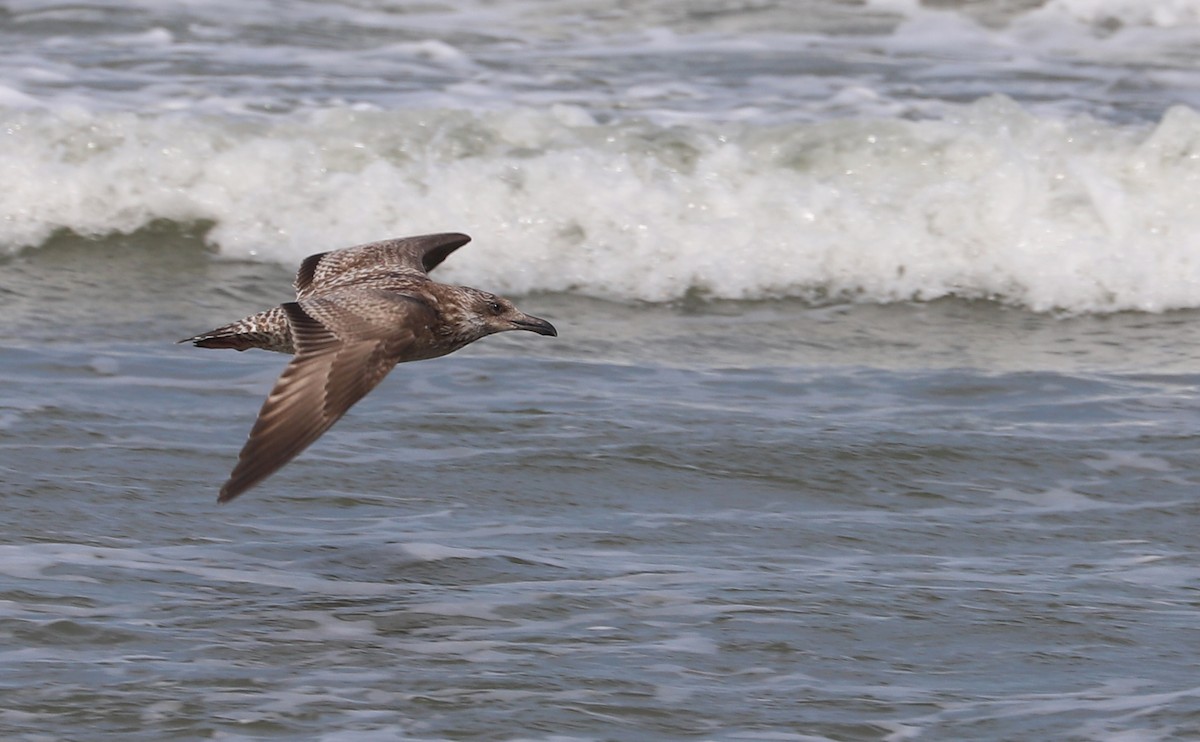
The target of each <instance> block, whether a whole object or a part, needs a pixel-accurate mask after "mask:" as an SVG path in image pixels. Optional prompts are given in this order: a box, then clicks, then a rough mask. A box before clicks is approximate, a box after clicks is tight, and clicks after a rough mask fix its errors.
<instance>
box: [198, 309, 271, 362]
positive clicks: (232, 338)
mask: <svg viewBox="0 0 1200 742" xmlns="http://www.w3.org/2000/svg"><path fill="white" fill-rule="evenodd" d="M179 342H181V343H191V344H193V345H195V346H196V347H197V348H232V349H233V350H239V351H240V350H247V349H249V348H262V349H263V350H274V351H279V352H281V353H292V352H294V349H293V347H292V330H291V326H290V325H288V323H287V318H286V315H284V313H283V309H282V308H280V307H275V308H273V309H268V310H266V311H265V312H259V313H258V314H255V315H251V316H249V317H246V318H245V319H240V320H238V321H237V322H233V323H230V324H228V325H223V326H221V327H218V328H216V329H215V330H209V331H208V332H202V333H200V334H199V335H194V336H192V337H190V338H184V339H183V340H180V341H179Z"/></svg>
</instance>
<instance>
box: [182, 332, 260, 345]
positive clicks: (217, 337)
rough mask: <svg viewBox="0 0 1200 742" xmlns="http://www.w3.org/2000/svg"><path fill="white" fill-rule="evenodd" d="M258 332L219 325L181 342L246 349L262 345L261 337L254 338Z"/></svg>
mask: <svg viewBox="0 0 1200 742" xmlns="http://www.w3.org/2000/svg"><path fill="white" fill-rule="evenodd" d="M253 335H256V333H250V332H237V331H236V330H233V329H232V328H228V327H219V328H217V329H215V330H210V331H209V332H205V333H202V334H200V335H196V336H195V337H190V338H184V339H183V340H180V341H179V342H181V343H191V344H192V345H195V346H196V347H197V348H232V349H234V350H246V349H247V348H256V347H259V345H261V343H262V340H261V339H260V338H254V337H252V336H253Z"/></svg>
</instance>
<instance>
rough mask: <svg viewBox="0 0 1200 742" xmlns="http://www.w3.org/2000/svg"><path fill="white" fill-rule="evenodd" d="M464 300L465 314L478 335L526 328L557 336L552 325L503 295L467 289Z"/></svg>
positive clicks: (540, 333)
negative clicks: (526, 311)
mask: <svg viewBox="0 0 1200 742" xmlns="http://www.w3.org/2000/svg"><path fill="white" fill-rule="evenodd" d="M466 302H467V304H468V306H467V307H465V309H466V310H467V311H466V312H465V314H466V316H467V317H469V318H470V320H469V321H470V322H471V323H472V324H474V325H475V329H476V330H477V331H478V332H479V334H480V337H483V336H484V335H491V334H494V333H497V332H507V331H509V330H528V331H529V332H536V333H537V334H539V335H549V336H551V337H557V336H558V330H556V329H554V325H552V324H550V323H549V322H547V321H546V320H544V319H541V318H540V317H534V316H533V315H530V314H525V313H524V312H522V311H521V310H520V309H517V308H516V307H515V306H513V303H512V302H511V301H509V300H508V299H505V298H504V297H503V296H496V295H495V294H491V293H488V292H487V291H480V290H478V289H467V297H466Z"/></svg>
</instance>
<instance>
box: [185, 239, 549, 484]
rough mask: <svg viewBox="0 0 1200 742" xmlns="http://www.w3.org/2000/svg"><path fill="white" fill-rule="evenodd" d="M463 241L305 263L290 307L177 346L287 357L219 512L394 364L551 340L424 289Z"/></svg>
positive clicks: (495, 310) (517, 315)
mask: <svg viewBox="0 0 1200 742" xmlns="http://www.w3.org/2000/svg"><path fill="white" fill-rule="evenodd" d="M470 241H471V238H470V237H468V236H467V235H465V234H453V233H450V234H429V235H422V236H419V237H405V238H402V239H395V240H384V241H382V242H372V243H370V244H366V245H359V246H357V247H348V248H345V249H342V250H333V251H331V252H324V253H319V254H317V255H311V256H309V257H308V258H306V259H305V260H304V262H303V263H301V264H300V270H299V272H298V273H297V274H296V282H295V287H296V300H295V301H289V302H286V303H284V304H281V305H279V306H277V307H274V308H272V309H267V310H265V311H262V312H259V313H257V314H253V315H250V316H249V317H246V318H245V319H241V320H238V321H237V322H234V323H232V324H228V325H225V326H224V327H218V328H217V329H215V330H210V331H209V332H205V333H202V334H200V335H196V336H195V337H190V338H185V339H183V340H180V341H179V342H181V343H188V342H190V343H194V344H195V345H196V346H197V347H200V348H233V349H234V350H238V351H242V350H246V349H247V348H262V349H264V350H273V351H278V352H280V353H291V354H294V356H293V358H292V360H291V362H290V363H288V365H287V367H286V368H285V369H284V370H283V373H282V374H281V375H280V377H279V380H278V381H276V382H275V387H274V388H273V389H272V390H271V393H270V394H268V395H267V401H266V402H264V403H263V406H262V409H261V410H260V411H259V413H258V419H257V420H255V422H254V427H253V428H251V430H250V437H249V439H248V440H247V441H246V445H245V446H243V447H242V452H241V454H239V455H238V462H237V465H236V466H234V468H233V472H232V473H231V474H230V475H229V480H228V481H227V482H225V484H224V486H222V487H221V493H220V495H219V497H218V498H217V500H218V502H222V503H224V502H229V501H230V500H232V499H233V498H235V497H237V496H238V495H240V494H242V493H243V492H245V491H246V490H248V489H250V488H251V487H253V486H255V485H256V484H258V483H259V482H261V481H262V480H264V479H266V478H267V477H269V476H270V475H271V474H274V473H275V472H276V471H277V470H278V469H279V468H280V467H282V466H283V465H284V464H286V463H287V462H289V461H291V460H292V459H293V458H294V457H295V456H296V455H297V454H299V453H300V452H301V451H303V450H304V449H305V448H306V447H308V445H309V444H311V443H312V442H313V441H315V440H316V439H317V438H319V437H321V434H322V433H324V432H325V431H326V430H329V428H330V426H332V425H333V424H334V423H335V422H337V421H338V420H339V419H340V418H341V417H342V415H344V414H346V410H349V409H350V407H351V406H353V405H354V403H355V402H357V401H358V400H360V399H362V398H363V396H365V395H366V393H367V392H369V391H371V390H372V389H374V388H375V386H376V385H377V384H379V382H381V381H383V377H385V376H387V374H388V372H389V371H391V370H392V368H393V367H394V366H395V365H396V364H397V363H404V362H406V361H420V360H424V359H427V358H437V357H439V356H444V355H446V354H447V353H453V352H454V351H456V350H458V349H459V348H462V347H463V346H465V345H468V344H470V343H473V342H475V341H476V340H479V339H480V338H482V337H486V336H488V335H491V334H494V333H497V332H506V331H508V330H529V331H530V332H536V333H537V334H539V335H550V336H556V335H558V331H557V330H555V329H554V325H551V324H550V323H549V322H547V321H546V320H544V319H539V318H537V317H533V316H530V315H528V314H525V313H524V312H521V311H520V310H518V309H517V308H516V307H515V306H513V304H512V302H510V301H509V300H507V299H505V298H503V297H500V296H496V295H495V294H490V293H488V292H486V291H480V290H478V289H473V288H469V287H466V286H450V285H447V284H444V283H436V282H434V281H432V280H430V278H429V276H428V273H429V271H431V270H433V269H434V268H436V267H437V266H438V265H439V264H440V263H441V262H442V261H443V260H445V259H446V256H448V255H449V254H450V253H452V252H454V251H455V250H457V249H458V248H460V247H462V246H463V245H465V244H467V243H468V242H470Z"/></svg>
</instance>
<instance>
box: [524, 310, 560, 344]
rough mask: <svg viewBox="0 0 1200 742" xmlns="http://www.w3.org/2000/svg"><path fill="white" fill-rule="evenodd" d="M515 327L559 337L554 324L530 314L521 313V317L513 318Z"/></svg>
mask: <svg viewBox="0 0 1200 742" xmlns="http://www.w3.org/2000/svg"><path fill="white" fill-rule="evenodd" d="M513 329H515V330H529V331H530V332H536V333H537V334H539V335H549V336H550V337H552V338H554V337H558V330H556V329H554V325H552V324H550V323H549V322H547V321H546V320H544V319H540V318H538V317H531V316H530V315H528V314H524V315H521V318H520V319H515V320H513Z"/></svg>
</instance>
